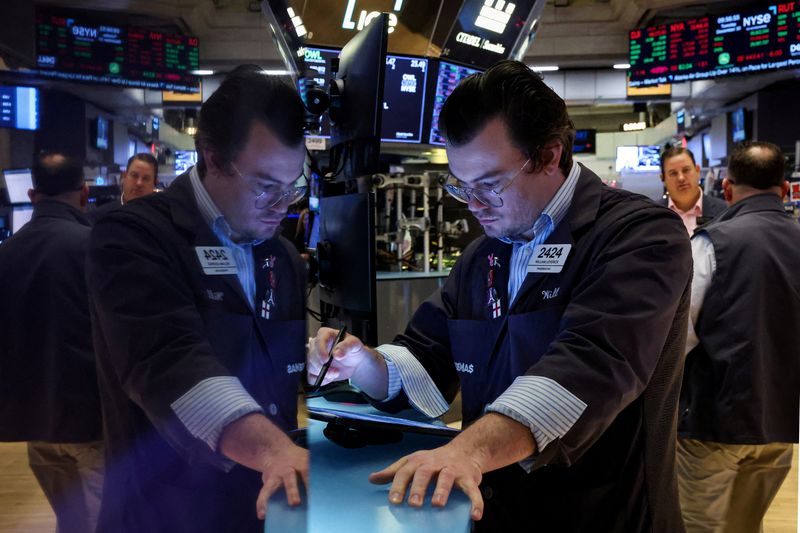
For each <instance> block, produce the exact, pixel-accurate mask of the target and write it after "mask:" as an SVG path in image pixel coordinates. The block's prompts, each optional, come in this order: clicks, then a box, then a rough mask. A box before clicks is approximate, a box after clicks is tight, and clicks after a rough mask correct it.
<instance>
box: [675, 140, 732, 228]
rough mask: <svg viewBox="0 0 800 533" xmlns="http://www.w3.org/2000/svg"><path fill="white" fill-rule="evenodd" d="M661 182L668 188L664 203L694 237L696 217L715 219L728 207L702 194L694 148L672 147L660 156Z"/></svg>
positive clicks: (719, 200)
mask: <svg viewBox="0 0 800 533" xmlns="http://www.w3.org/2000/svg"><path fill="white" fill-rule="evenodd" d="M661 181H663V182H664V187H666V189H667V198H666V199H665V202H664V203H665V205H666V206H667V207H669V208H670V209H672V210H673V211H675V212H676V213H677V214H678V215H680V217H681V219H683V225H684V226H686V231H687V232H689V236H690V237H691V236H692V234H693V233H694V230H695V228H696V227H697V217H699V216H702V217H708V218H712V217H715V216H717V215H718V214H719V213H721V212H722V211H724V210H725V209H726V208H727V204H726V203H725V202H724V201H723V200H721V199H719V198H715V197H713V196H708V195H706V194H703V190H702V189H701V188H700V165H698V164H697V163H696V162H695V159H694V154H692V152H691V150H688V149H686V148H683V147H681V146H673V147H670V148H667V150H666V151H665V152H664V153H663V154H662V155H661Z"/></svg>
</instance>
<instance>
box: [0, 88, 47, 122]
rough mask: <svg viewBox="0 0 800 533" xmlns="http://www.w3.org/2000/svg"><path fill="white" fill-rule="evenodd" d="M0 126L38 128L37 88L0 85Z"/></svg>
mask: <svg viewBox="0 0 800 533" xmlns="http://www.w3.org/2000/svg"><path fill="white" fill-rule="evenodd" d="M0 128H14V129H18V130H38V129H39V89H37V88H35V87H11V86H5V85H0Z"/></svg>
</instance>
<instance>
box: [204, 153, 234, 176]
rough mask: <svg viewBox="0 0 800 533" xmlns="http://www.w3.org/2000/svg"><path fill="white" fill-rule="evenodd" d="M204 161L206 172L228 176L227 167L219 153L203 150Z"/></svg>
mask: <svg viewBox="0 0 800 533" xmlns="http://www.w3.org/2000/svg"><path fill="white" fill-rule="evenodd" d="M203 161H205V163H206V172H207V173H209V174H211V173H213V174H217V175H219V174H222V175H227V174H228V172H226V169H225V166H226V165H224V164H223V163H222V158H221V157H220V155H219V153H217V152H216V151H215V150H211V149H209V148H203Z"/></svg>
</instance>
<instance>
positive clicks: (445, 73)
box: [430, 61, 480, 144]
mask: <svg viewBox="0 0 800 533" xmlns="http://www.w3.org/2000/svg"><path fill="white" fill-rule="evenodd" d="M476 72H480V71H479V70H477V69H474V68H469V67H462V66H460V65H454V64H452V63H447V62H445V61H440V62H439V76H438V77H437V78H436V94H435V95H434V97H433V116H432V118H431V136H430V144H444V137H442V135H441V134H440V133H439V113H440V112H441V111H442V105H444V101H445V100H447V97H448V96H450V93H452V92H453V89H455V88H456V85H458V84H459V83H460V82H461V80H463V79H464V78H466V77H467V76H469V75H471V74H475V73H476Z"/></svg>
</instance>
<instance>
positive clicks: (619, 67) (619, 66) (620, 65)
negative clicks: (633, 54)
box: [614, 63, 631, 70]
mask: <svg viewBox="0 0 800 533" xmlns="http://www.w3.org/2000/svg"><path fill="white" fill-rule="evenodd" d="M614 68H615V69H617V70H628V69H629V68H631V66H630V64H629V63H617V64H616V65H614Z"/></svg>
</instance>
